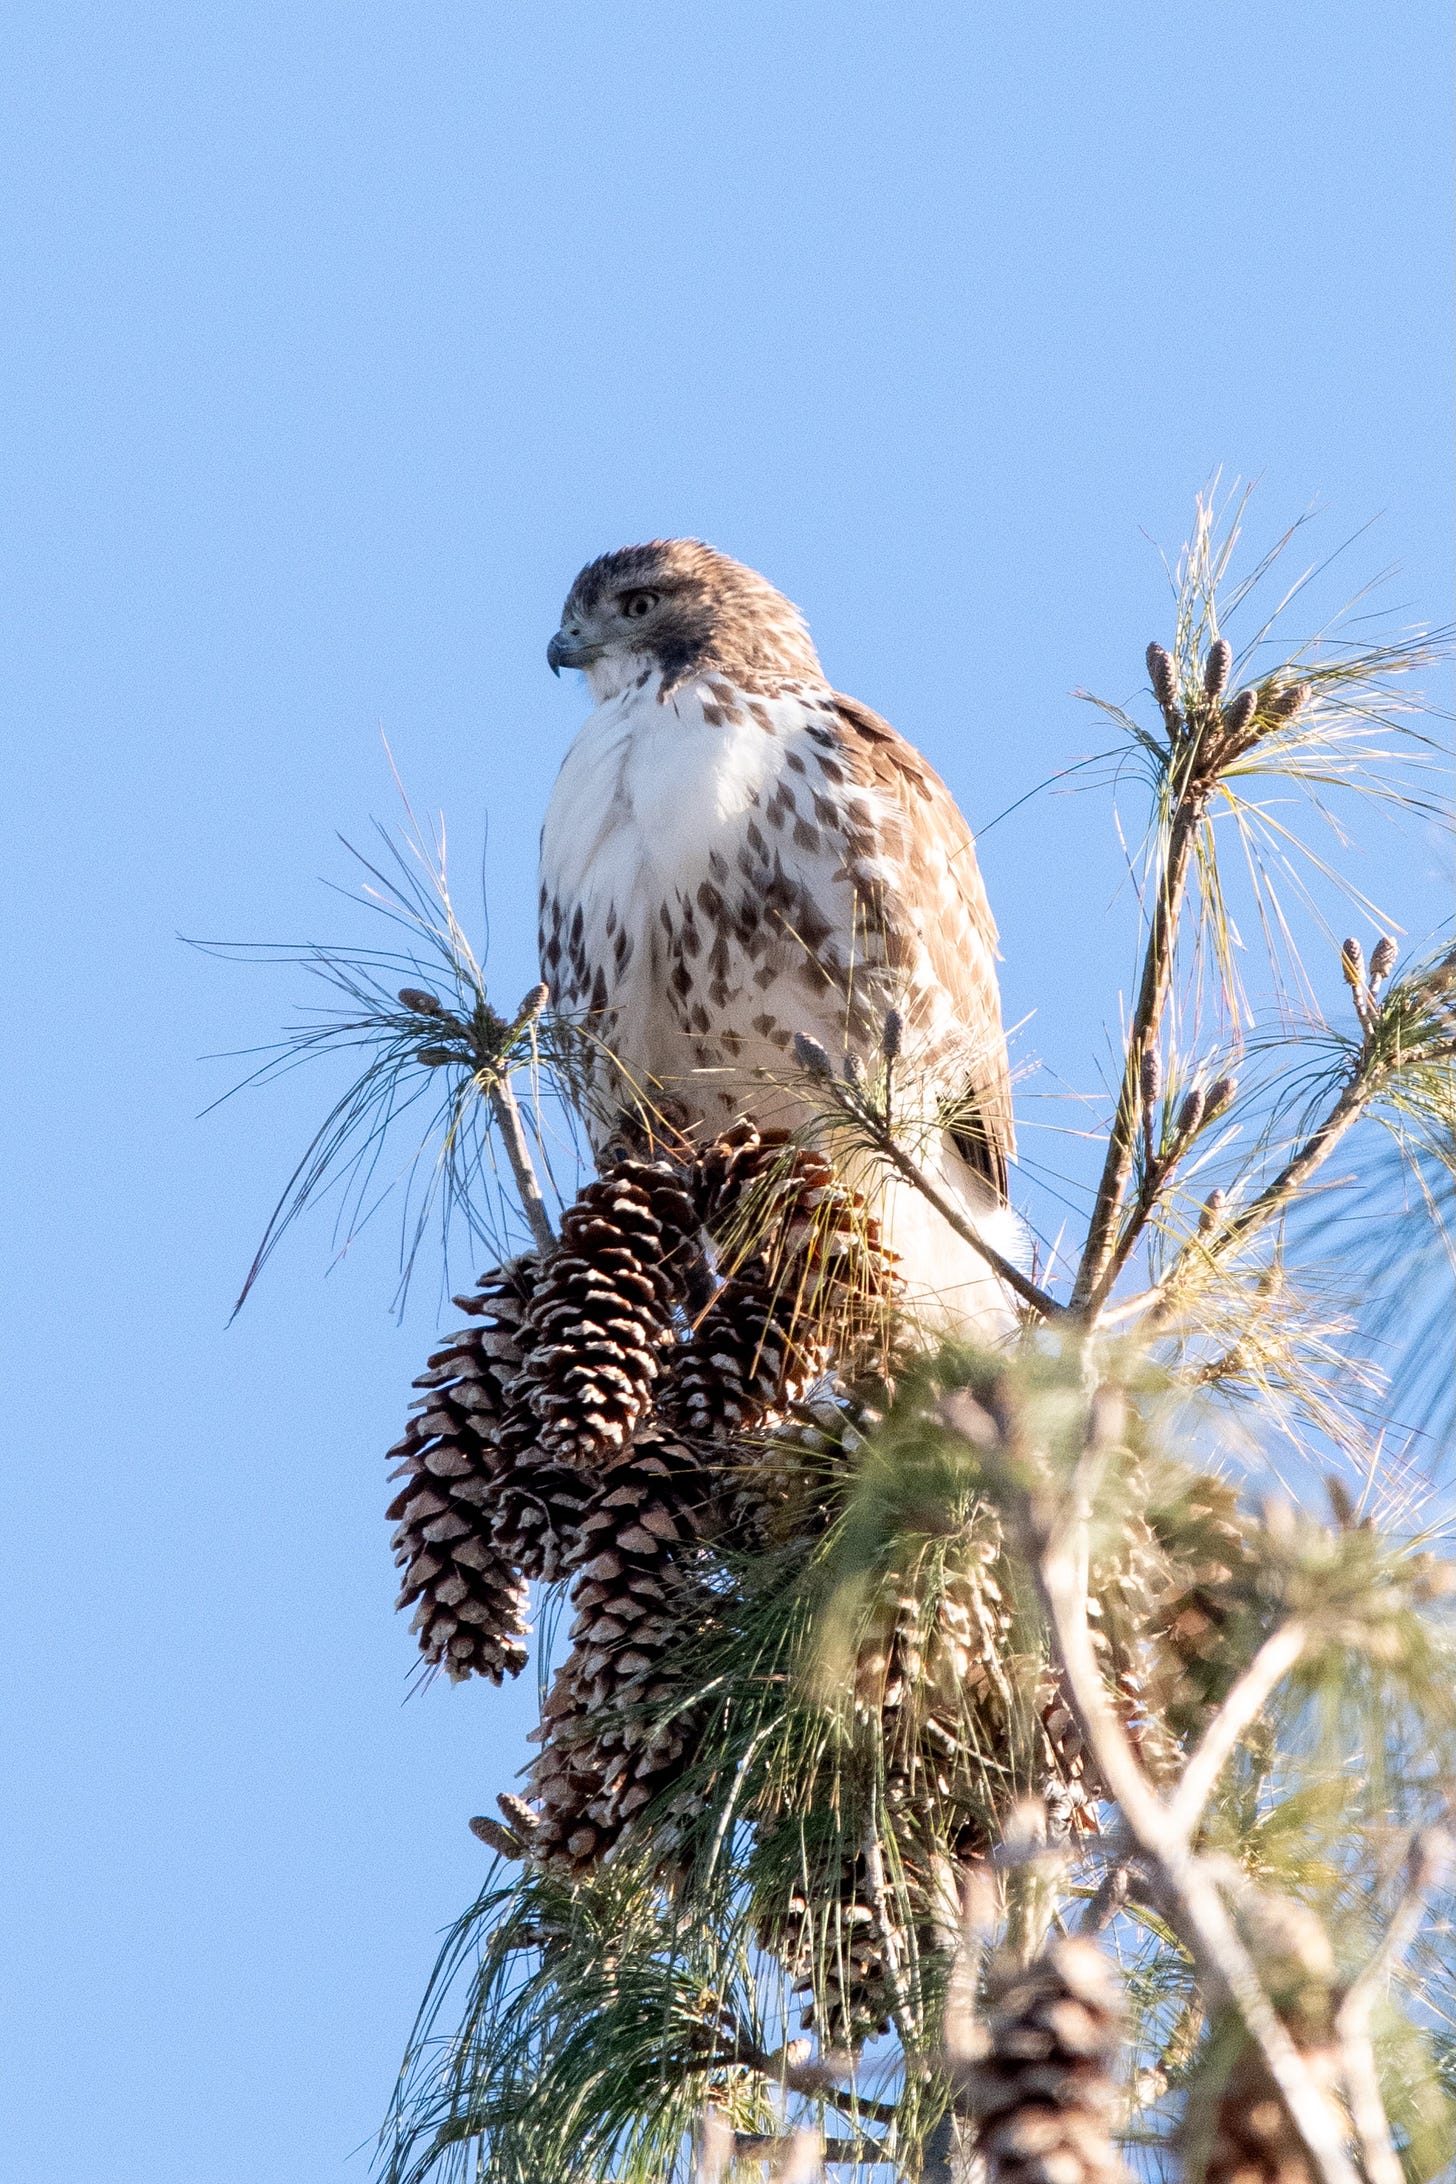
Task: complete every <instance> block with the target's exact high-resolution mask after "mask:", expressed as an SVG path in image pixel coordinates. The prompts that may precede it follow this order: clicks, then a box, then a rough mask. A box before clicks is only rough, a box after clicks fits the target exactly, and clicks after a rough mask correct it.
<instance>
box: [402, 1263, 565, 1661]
mask: <svg viewBox="0 0 1456 2184" xmlns="http://www.w3.org/2000/svg"><path fill="white" fill-rule="evenodd" d="M539 1272H540V1269H539V1263H538V1261H537V1260H536V1259H535V1258H534V1257H531V1256H527V1257H524V1258H520V1259H515V1260H512V1261H511V1262H510V1264H508V1265H507V1266H504V1267H500V1268H497V1269H496V1271H495V1272H494V1273H492V1274H488V1275H486V1276H485V1277H484V1278H483V1279H482V1281H481V1283H480V1285H479V1288H478V1289H477V1291H476V1292H475V1294H474V1295H473V1296H470V1297H459V1298H457V1299H456V1302H457V1304H459V1305H460V1307H461V1309H462V1310H463V1311H466V1312H468V1313H470V1314H471V1315H472V1319H473V1321H474V1323H475V1324H473V1325H471V1326H469V1327H465V1328H462V1329H461V1330H460V1332H459V1333H458V1334H455V1335H452V1336H450V1337H449V1339H448V1340H447V1341H446V1342H445V1343H444V1344H443V1345H442V1347H441V1348H440V1349H438V1350H436V1351H435V1353H434V1355H433V1356H432V1357H431V1359H430V1362H429V1366H428V1368H427V1369H426V1371H424V1372H423V1373H421V1375H420V1376H419V1378H418V1380H417V1381H416V1382H415V1386H416V1387H418V1388H422V1389H424V1390H425V1393H424V1394H423V1396H422V1397H421V1398H420V1400H419V1402H418V1403H417V1405H416V1406H415V1415H414V1416H413V1417H412V1418H411V1419H410V1421H409V1425H408V1427H407V1428H406V1431H405V1435H404V1438H403V1440H401V1441H399V1442H398V1443H396V1445H395V1447H394V1448H393V1449H391V1451H390V1454H391V1456H394V1457H398V1458H399V1459H400V1462H399V1469H398V1470H397V1471H396V1472H395V1473H394V1474H393V1476H394V1477H395V1478H396V1479H403V1480H404V1481H405V1484H404V1485H403V1486H402V1487H401V1488H400V1490H399V1492H398V1493H397V1494H396V1496H395V1498H394V1500H393V1501H392V1502H391V1504H390V1507H389V1510H388V1515H389V1518H390V1520H391V1522H393V1523H394V1524H396V1525H397V1527H398V1529H397V1530H396V1532H395V1535H394V1547H395V1560H396V1562H397V1563H398V1564H399V1565H400V1567H401V1570H402V1572H403V1582H402V1585H401V1589H400V1595H399V1599H398V1601H397V1603H396V1605H397V1606H399V1607H407V1606H409V1605H410V1603H411V1602H416V1603H417V1606H416V1609H415V1617H414V1622H413V1624H412V1626H411V1628H412V1629H414V1630H415V1631H417V1632H418V1634H419V1641H420V1651H421V1653H422V1654H423V1655H424V1657H425V1659H426V1661H428V1662H429V1663H430V1664H431V1665H432V1666H435V1667H440V1668H443V1669H444V1670H445V1672H446V1674H447V1675H449V1676H450V1677H451V1678H452V1679H453V1680H454V1681H457V1682H458V1681H460V1680H461V1679H462V1678H463V1677H466V1676H472V1675H475V1676H488V1677H489V1678H490V1680H491V1682H492V1683H499V1682H500V1681H501V1679H502V1677H503V1676H508V1675H509V1676H513V1675H515V1674H516V1673H517V1671H518V1670H519V1669H520V1668H521V1667H522V1665H523V1664H524V1662H525V1659H526V1647H525V1643H524V1639H525V1604H526V1594H525V1587H524V1585H523V1584H522V1583H521V1580H520V1578H519V1576H518V1575H517V1573H516V1570H515V1569H514V1568H513V1567H512V1563H511V1559H510V1557H509V1556H507V1555H506V1554H504V1553H503V1552H502V1550H501V1548H500V1546H499V1545H498V1544H497V1542H496V1540H495V1539H494V1537H493V1517H494V1509H493V1503H494V1495H495V1479H496V1473H497V1468H498V1454H497V1449H496V1435H497V1432H498V1430H499V1427H500V1424H501V1419H502V1414H503V1412H504V1411H505V1410H506V1408H507V1406H508V1402H509V1393H510V1389H511V1386H512V1384H513V1382H514V1380H515V1378H516V1376H517V1374H518V1373H519V1371H520V1367H521V1361H522V1356H523V1349H524V1341H525V1331H524V1322H525V1319H526V1314H527V1311H528V1309H529V1306H530V1302H531V1296H532V1292H533V1289H534V1286H535V1284H536V1282H537V1280H538V1279H539Z"/></svg>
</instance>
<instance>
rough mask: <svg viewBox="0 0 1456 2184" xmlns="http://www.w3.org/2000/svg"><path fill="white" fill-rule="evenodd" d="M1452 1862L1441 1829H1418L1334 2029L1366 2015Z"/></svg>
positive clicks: (1449, 1842) (1453, 1852) (1454, 1855)
mask: <svg viewBox="0 0 1456 2184" xmlns="http://www.w3.org/2000/svg"><path fill="white" fill-rule="evenodd" d="M1453 1859H1456V1840H1453V1839H1452V1837H1451V1836H1450V1835H1449V1834H1448V1833H1447V1831H1446V1829H1445V1828H1422V1829H1420V1830H1419V1832H1418V1833H1417V1834H1416V1835H1415V1836H1413V1837H1412V1839H1411V1846H1410V1851H1409V1854H1408V1857H1407V1860H1406V1881H1405V1887H1404V1888H1403V1889H1402V1891H1401V1897H1400V1902H1399V1903H1398V1904H1397V1905H1396V1907H1395V1911H1394V1913H1393V1914H1392V1916H1391V1920H1390V1923H1389V1925H1388V1926H1387V1927H1386V1929H1385V1932H1384V1933H1383V1934H1382V1935H1381V1937H1380V1941H1379V1943H1378V1945H1377V1947H1376V1948H1375V1949H1374V1950H1373V1951H1372V1953H1371V1956H1370V1958H1369V1961H1368V1962H1367V1963H1366V1964H1364V1965H1362V1967H1361V1969H1360V1970H1359V1972H1358V1973H1357V1974H1356V1976H1355V1977H1354V1979H1352V1980H1351V1982H1350V1984H1349V1986H1348V1987H1347V1988H1346V1989H1345V1993H1344V1997H1343V1999H1342V2001H1341V2003H1340V2009H1339V2015H1338V2018H1337V2019H1336V2024H1337V2026H1343V2025H1346V2024H1354V2023H1355V2022H1356V2020H1357V2019H1358V2018H1359V2017H1360V2016H1362V2015H1368V2013H1369V2011H1370V2008H1371V2006H1372V2004H1373V2003H1374V2001H1375V1997H1376V1993H1377V1990H1378V1989H1379V1987H1380V1985H1381V1982H1382V1981H1383V1980H1385V1979H1386V1978H1388V1976H1389V1974H1390V1972H1391V1971H1392V1970H1393V1969H1394V1967H1395V1966H1396V1965H1397V1964H1398V1963H1399V1962H1400V1960H1401V1958H1402V1957H1403V1956H1404V1955H1405V1952H1406V1950H1407V1949H1408V1948H1409V1947H1410V1945H1411V1941H1412V1939H1413V1938H1414V1935H1415V1930H1416V1927H1417V1926H1418V1925H1419V1924H1420V1917H1421V1912H1422V1910H1423V1909H1424V1908H1425V1902H1426V1898H1427V1897H1428V1896H1429V1895H1430V1893H1431V1891H1432V1890H1433V1889H1434V1888H1436V1887H1438V1886H1439V1885H1440V1882H1441V1880H1442V1878H1443V1876H1444V1874H1445V1872H1446V1870H1447V1868H1448V1867H1449V1866H1450V1864H1451V1863H1452V1861H1453Z"/></svg>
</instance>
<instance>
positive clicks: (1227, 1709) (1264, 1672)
mask: <svg viewBox="0 0 1456 2184" xmlns="http://www.w3.org/2000/svg"><path fill="white" fill-rule="evenodd" d="M1308 1638H1309V1633H1308V1631H1307V1630H1306V1628H1305V1626H1304V1624H1303V1623H1301V1622H1298V1621H1290V1622H1288V1623H1281V1624H1280V1626H1279V1628H1278V1629H1277V1630H1276V1631H1273V1632H1272V1633H1271V1634H1270V1636H1269V1637H1267V1638H1266V1639H1265V1640H1264V1643H1263V1644H1262V1645H1261V1646H1260V1648H1259V1650H1258V1652H1257V1653H1256V1654H1255V1655H1254V1658H1253V1660H1252V1661H1250V1663H1249V1665H1248V1667H1247V1668H1246V1669H1245V1670H1244V1673H1243V1674H1242V1676H1240V1678H1239V1680H1238V1682H1237V1683H1236V1684H1235V1685H1234V1687H1233V1689H1232V1690H1231V1691H1230V1693H1229V1695H1228V1697H1227V1698H1226V1699H1225V1700H1224V1702H1223V1704H1222V1706H1220V1708H1219V1710H1218V1712H1217V1713H1216V1714H1215V1715H1214V1717H1213V1720H1212V1721H1211V1722H1210V1723H1209V1725H1208V1727H1207V1729H1206V1730H1205V1731H1204V1733H1203V1737H1202V1740H1201V1742H1200V1743H1199V1745H1198V1748H1197V1750H1196V1751H1195V1752H1194V1753H1193V1756H1192V1757H1191V1758H1190V1760H1189V1761H1188V1764H1187V1766H1186V1767H1185V1768H1184V1769H1183V1772H1182V1774H1181V1776H1180V1777H1179V1779H1178V1783H1177V1786H1176V1788H1175V1789H1174V1791H1173V1794H1172V1797H1171V1798H1170V1799H1169V1801H1168V1825H1169V1826H1170V1827H1171V1828H1172V1829H1173V1831H1174V1833H1175V1834H1176V1835H1177V1837H1178V1839H1179V1840H1180V1841H1181V1842H1184V1843H1187V1842H1191V1841H1192V1839H1193V1836H1194V1834H1195V1832H1196V1830H1197V1827H1198V1823H1199V1820H1200V1819H1201V1818H1202V1815H1203V1808H1204V1806H1205V1805H1206V1804H1207V1803H1208V1800H1209V1798H1210V1797H1211V1796H1212V1795H1213V1792H1214V1789H1215V1787H1216V1786H1217V1783H1218V1778H1219V1776H1220V1775H1221V1774H1222V1773H1223V1770H1224V1766H1225V1763H1226V1762H1227V1760H1228V1758H1229V1756H1230V1754H1231V1753H1232V1751H1233V1749H1234V1746H1235V1745H1236V1744H1237V1743H1238V1741H1239V1738H1240V1737H1241V1736H1242V1735H1243V1733H1244V1731H1245V1730H1246V1729H1247V1728H1248V1726H1249V1724H1250V1722H1251V1721H1253V1720H1254V1719H1255V1717H1256V1716H1257V1715H1258V1713H1259V1711H1260V1709H1261V1708H1262V1707H1263V1705H1264V1703H1265V1701H1266V1700H1267V1699H1268V1697H1269V1695H1270V1693H1271V1692H1272V1691H1273V1690H1274V1689H1275V1687H1276V1686H1277V1685H1278V1684H1280V1683H1281V1682H1282V1681H1283V1679H1284V1678H1285V1677H1286V1676H1287V1675H1288V1673H1289V1671H1290V1669H1291V1668H1293V1666H1294V1664H1295V1662H1296V1661H1297V1660H1298V1659H1299V1656H1300V1654H1301V1653H1302V1652H1303V1651H1304V1648H1305V1645H1306V1644H1307V1642H1308Z"/></svg>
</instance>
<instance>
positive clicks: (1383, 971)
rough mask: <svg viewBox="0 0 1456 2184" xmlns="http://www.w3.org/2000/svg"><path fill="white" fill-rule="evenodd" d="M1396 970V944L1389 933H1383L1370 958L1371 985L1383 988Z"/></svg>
mask: <svg viewBox="0 0 1456 2184" xmlns="http://www.w3.org/2000/svg"><path fill="white" fill-rule="evenodd" d="M1394 969H1395V942H1394V941H1393V940H1392V939H1391V936H1390V934H1389V933H1382V934H1381V936H1380V938H1379V940H1377V941H1376V943H1375V950H1374V953H1373V954H1372V956H1371V958H1370V983H1371V985H1372V986H1383V985H1384V984H1385V981H1386V979H1387V978H1389V976H1390V974H1391V972H1392V971H1393V970H1394Z"/></svg>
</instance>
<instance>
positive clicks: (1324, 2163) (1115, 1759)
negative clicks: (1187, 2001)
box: [1023, 1389, 1360, 2184]
mask: <svg viewBox="0 0 1456 2184" xmlns="http://www.w3.org/2000/svg"><path fill="white" fill-rule="evenodd" d="M1120 1411H1121V1405H1120V1402H1119V1401H1118V1400H1117V1399H1116V1398H1115V1397H1114V1396H1113V1395H1112V1393H1111V1391H1109V1390H1106V1389H1101V1390H1099V1391H1097V1394H1096V1395H1095V1396H1094V1398H1093V1401H1092V1409H1091V1417H1090V1421H1089V1430H1088V1434H1087V1440H1086V1445H1085V1447H1084V1451H1083V1455H1082V1458H1081V1459H1080V1460H1079V1463H1078V1477H1077V1479H1076V1480H1075V1481H1074V1492H1073V1494H1072V1495H1071V1496H1068V1497H1067V1499H1066V1501H1065V1502H1064V1503H1063V1504H1062V1505H1061V1506H1060V1507H1058V1508H1056V1509H1053V1510H1050V1511H1049V1510H1048V1509H1046V1508H1045V1507H1044V1506H1040V1505H1039V1504H1038V1500H1037V1498H1036V1497H1034V1496H1032V1495H1028V1496H1027V1497H1026V1499H1025V1507H1024V1512H1023V1513H1024V1519H1025V1522H1026V1528H1027V1530H1028V1533H1029V1536H1030V1544H1031V1546H1032V1549H1033V1555H1032V1572H1033V1578H1034V1581H1035V1584H1036V1588H1037V1592H1038V1594H1039V1596H1040V1599H1041V1602H1042V1607H1043V1611H1044V1613H1045V1615H1046V1618H1047V1623H1048V1626H1049V1628H1050V1630H1051V1633H1052V1638H1053V1641H1054V1644H1055V1648H1056V1652H1057V1655H1058V1659H1059V1663H1060V1667H1061V1671H1062V1676H1063V1679H1064V1689H1065V1692H1066V1697H1067V1702H1068V1704H1069V1705H1070V1707H1071V1709H1072V1711H1073V1713H1074V1714H1075V1716H1076V1718H1077V1723H1078V1726H1079V1728H1080V1729H1081V1731H1082V1734H1083V1736H1084V1737H1085V1739H1086V1742H1087V1746H1088V1749H1089V1750H1090V1752H1091V1754H1092V1758H1093V1761H1094V1763H1095V1765H1096V1767H1097V1770H1098V1772H1099V1774H1100V1775H1101V1777H1102V1780H1103V1782H1104V1784H1105V1785H1106V1787H1107V1790H1108V1792H1109V1793H1110V1795H1111V1796H1112V1797H1113V1798H1114V1799H1115V1800H1116V1802H1117V1804H1118V1806H1119V1807H1120V1809H1121V1812H1122V1818H1123V1822H1124V1825H1125V1826H1126V1828H1127V1831H1128V1834H1129V1835H1130V1837H1131V1838H1132V1841H1133V1843H1134V1844H1135V1846H1136V1848H1137V1850H1138V1851H1139V1852H1140V1854H1141V1856H1142V1858H1143V1860H1144V1861H1145V1863H1146V1866H1147V1869H1148V1873H1149V1877H1150V1880H1151V1882H1152V1884H1153V1887H1154V1890H1155V1893H1156V1894H1157V1895H1158V1896H1159V1897H1160V1898H1161V1900H1162V1902H1163V1905H1164V1907H1165V1911H1166V1915H1167V1917H1168V1919H1169V1922H1170V1923H1171V1924H1172V1926H1173V1927H1174V1929H1175V1931H1177V1932H1178V1933H1179V1934H1180V1936H1181V1937H1182V1939H1183V1940H1184V1942H1185V1943H1186V1944H1187V1946H1188V1947H1189V1949H1190V1950H1191V1952H1192V1954H1193V1957H1194V1961H1195V1963H1196V1964H1197V1966H1198V1968H1199V1972H1200V1974H1201V1977H1202V1978H1203V1980H1204V1982H1205V1984H1206V1986H1207V1987H1208V1988H1209V1989H1211V1990H1212V1992H1213V1993H1214V1994H1216V1995H1218V1996H1221V1997H1223V1998H1225V1999H1226V2000H1227V2001H1228V2003H1229V2004H1230V2005H1231V2006H1232V2007H1233V2008H1234V2009H1235V2010H1236V2011H1237V2013H1238V2015H1239V2017H1240V2018H1241V2019H1242V2021H1243V2024H1244V2027H1245V2029H1246V2031H1247V2032H1248V2034H1249V2037H1250V2039H1251V2040H1252V2041H1253V2043H1254V2045H1255V2046H1256V2048H1257V2049H1258V2051H1259V2054H1260V2056H1261V2058H1262V2060H1263V2062H1264V2065H1265V2067H1266V2068H1267V2070H1268V2071H1269V2074H1270V2076H1271V2078H1272V2079H1273V2080H1274V2083H1275V2084H1276V2086H1277V2087H1278V2089H1279V2092H1280V2095H1281V2097H1282V2098H1283V2100H1284V2103H1285V2106H1286V2107H1287V2109H1288V2111H1289V2114H1290V2117H1291V2119H1292V2121H1293V2123H1294V2126H1295V2129H1296V2130H1297V2131H1298V2133H1299V2135H1300V2137H1301V2139H1302V2140H1303V2141H1304V2145H1305V2148H1306V2150H1307V2152H1308V2154H1309V2156H1310V2159H1311V2161H1312V2162H1313V2163H1314V2164H1315V2168H1316V2173H1317V2175H1318V2177H1319V2179H1320V2184H1360V2180H1359V2178H1358V2176H1357V2174H1356V2171H1355V2169H1354V2167H1353V2165H1352V2164H1351V2162H1350V2159H1349V2157H1348V2155H1347V2154H1346V2152H1345V2147H1344V2139H1343V2133H1342V2131H1341V2130H1340V2127H1339V2124H1338V2121H1337V2119H1336V2117H1335V2115H1334V2112H1333V2110H1332V2108H1331V2106H1330V2104H1329V2102H1328V2101H1327V2100H1326V2098H1325V2096H1324V2093H1323V2092H1322V2090H1321V2089H1320V2087H1319V2085H1318V2084H1317V2082H1316V2080H1315V2078H1314V2077H1313V2075H1312V2073H1311V2071H1310V2069H1309V2066H1308V2064H1307V2063H1306V2061H1305V2059H1304V2057H1303V2056H1302V2055H1301V2054H1300V2053H1299V2050H1298V2049H1297V2048H1296V2046H1295V2044H1294V2042H1293V2040H1292V2039H1291V2038H1290V2036H1289V2033H1288V2031H1287V2030H1286V2028H1285V2026H1284V2025H1283V2023H1282V2022H1281V2020H1280V2018H1279V2015H1278V2013H1277V2011H1276V2010H1275V2009H1274V2006H1273V2004H1272V2003H1271V2002H1270V2000H1269V1997H1268V1995H1267V1994H1266V1993H1265V1991H1264V1988H1263V1984H1262V1982H1261V1980H1260V1978H1259V1974H1258V1970H1257V1968H1256V1966H1255V1964H1254V1961H1253V1959H1252V1957H1251V1956H1250V1954H1249V1952H1248V1950H1247V1949H1246V1948H1245V1946H1244V1944H1243V1942H1242V1941H1241V1940H1240V1938H1239V1935H1238V1932H1237V1930H1236V1928H1235V1926H1234V1924H1233V1921H1232V1920H1231V1918H1230V1917H1229V1914H1228V1911H1227V1908H1226V1907H1225V1905H1224V1902H1223V1899H1222V1896H1221V1894H1220V1892H1219V1888H1218V1884H1217V1881H1216V1879H1215V1878H1214V1875H1213V1874H1212V1873H1211V1872H1210V1871H1209V1868H1208V1865H1207V1863H1206V1861H1204V1860H1201V1859H1199V1858H1197V1857H1196V1856H1194V1855H1193V1853H1192V1852H1191V1851H1190V1850H1189V1848H1188V1840H1187V1833H1186V1831H1180V1830H1179V1829H1178V1828H1177V1827H1175V1826H1174V1825H1173V1823H1172V1820H1171V1817H1170V1808H1169V1806H1168V1805H1167V1804H1165V1802H1164V1801H1163V1799H1162V1798H1160V1797H1159V1796H1158V1794H1157V1792H1156V1791H1155V1790H1154V1789H1153V1787H1152V1785H1151V1783H1150V1782H1149V1781H1148V1778H1147V1776H1146V1775H1145V1774H1144V1772H1143V1770H1142V1767H1141V1766H1140V1764H1139V1762H1138V1760H1137V1758H1136V1756H1135V1754H1134V1752H1133V1748H1132V1745H1131V1743H1130V1742H1129V1740H1128V1736H1127V1732H1126V1730H1125V1729H1124V1728H1123V1725H1122V1723H1121V1721H1120V1720H1119V1718H1118V1716H1117V1714H1116V1712H1115V1711H1114V1709H1113V1707H1112V1704H1111V1701H1110V1700H1109V1698H1108V1696H1107V1691H1106V1687H1105V1685H1104V1683H1103V1678H1102V1670H1101V1666H1100V1664H1099V1662H1098V1658H1097V1653H1096V1649H1095V1648H1094V1646H1093V1643H1092V1633H1091V1627H1090V1625H1089V1623H1088V1620H1087V1580H1088V1569H1087V1516H1088V1499H1089V1490H1090V1486H1091V1483H1092V1480H1093V1478H1094V1477H1095V1475H1096V1470H1097V1467H1098V1465H1099V1464H1100V1462H1101V1460H1102V1457H1103V1454H1104V1452H1105V1451H1106V1450H1107V1448H1108V1447H1109V1445H1110V1443H1111V1440H1112V1438H1113V1435H1114V1433H1115V1430H1116V1425H1117V1423H1118V1420H1119V1416H1120Z"/></svg>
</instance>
